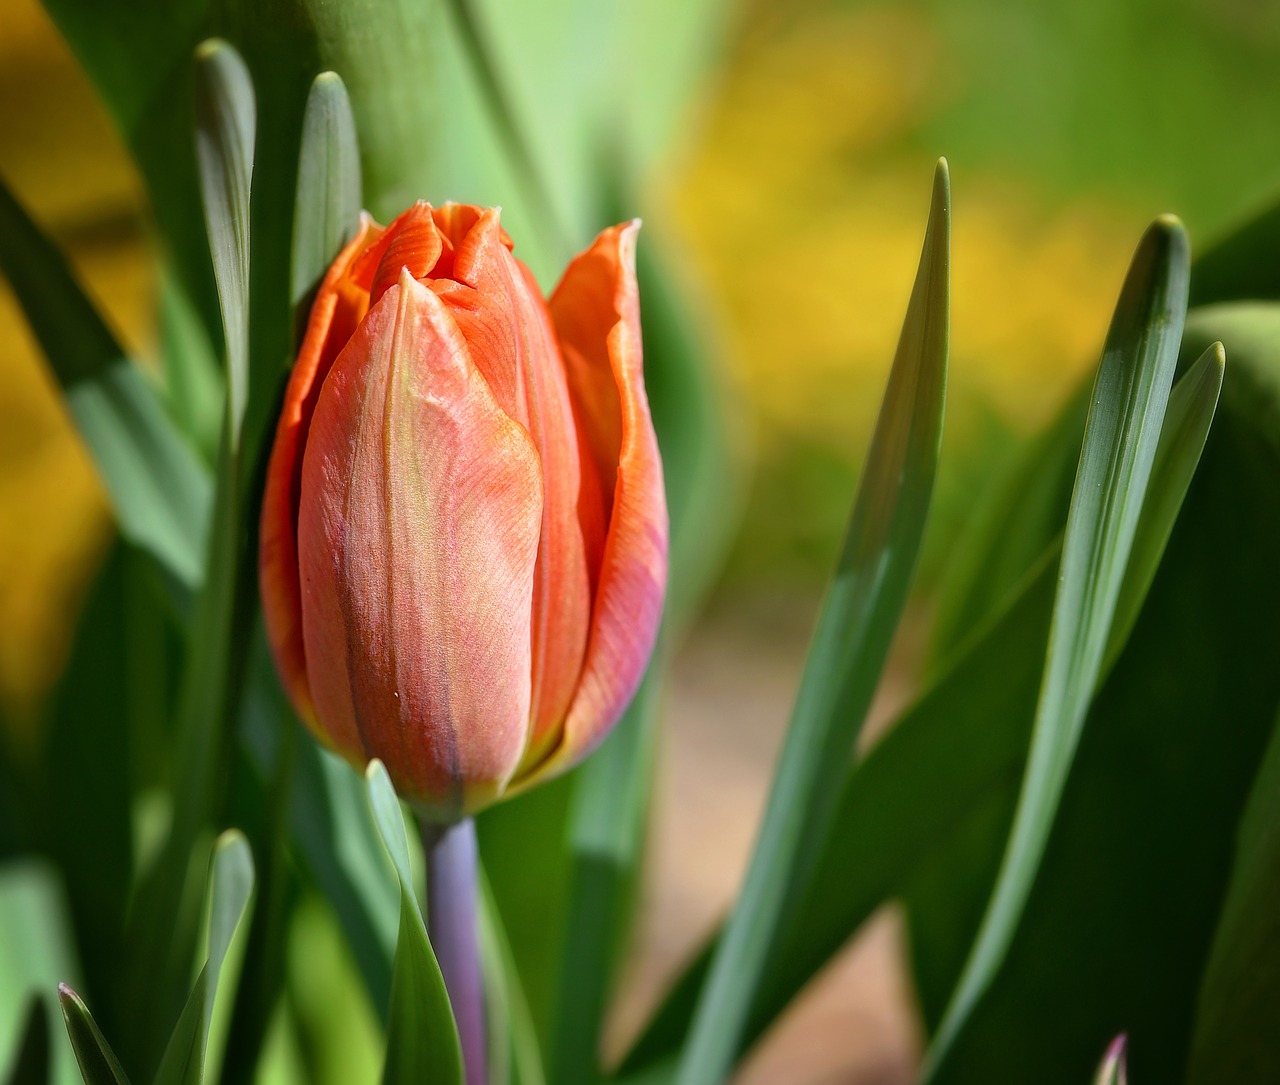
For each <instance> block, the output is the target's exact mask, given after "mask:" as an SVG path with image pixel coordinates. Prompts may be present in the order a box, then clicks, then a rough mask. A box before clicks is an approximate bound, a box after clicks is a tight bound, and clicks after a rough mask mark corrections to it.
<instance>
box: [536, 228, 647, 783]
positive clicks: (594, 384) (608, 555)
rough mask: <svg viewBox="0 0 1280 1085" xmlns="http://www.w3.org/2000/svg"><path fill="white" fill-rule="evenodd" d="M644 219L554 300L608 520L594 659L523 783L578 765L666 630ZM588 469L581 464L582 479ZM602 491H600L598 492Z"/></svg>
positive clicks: (589, 488)
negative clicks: (646, 354) (641, 240)
mask: <svg viewBox="0 0 1280 1085" xmlns="http://www.w3.org/2000/svg"><path fill="white" fill-rule="evenodd" d="M638 229H639V223H638V222H632V223H627V224H624V225H621V226H615V227H612V228H611V229H608V230H605V231H604V232H603V233H602V234H601V235H600V236H599V237H598V238H597V239H596V240H595V242H594V243H593V244H592V246H591V247H590V248H589V249H588V250H587V251H586V252H584V253H583V254H582V255H580V256H578V257H577V258H576V259H575V260H574V261H573V263H571V264H570V265H569V268H568V270H567V271H566V272H565V274H564V278H563V279H562V280H561V281H560V285H559V286H558V287H557V288H556V291H555V293H554V294H552V296H551V303H550V307H551V316H552V319H553V320H554V322H555V327H556V332H557V334H558V335H559V339H560V347H561V351H562V353H563V356H564V362H565V368H566V370H567V373H568V377H569V390H570V394H571V396H572V398H573V405H574V410H575V413H576V414H577V418H578V425H579V429H580V431H581V432H582V434H583V437H584V446H585V448H586V450H587V451H588V453H589V463H590V467H591V468H592V470H593V472H594V475H595V479H594V480H593V482H592V484H591V485H588V484H586V483H584V485H583V490H582V492H583V499H584V501H585V500H587V499H589V498H590V497H591V495H592V494H593V492H594V493H595V494H596V495H597V499H598V500H599V501H600V502H601V507H600V508H598V509H595V510H592V509H585V510H584V513H583V521H584V526H586V528H587V529H588V530H589V523H590V521H591V520H592V519H593V518H594V519H596V520H598V521H599V522H607V524H608V530H607V533H606V534H605V536H604V540H603V548H602V552H601V557H600V564H599V574H598V576H597V579H596V584H595V596H594V603H593V608H592V614H591V631H590V635H589V640H588V642H587V655H586V661H585V664H584V667H583V671H582V677H581V679H580V680H579V683H578V688H577V690H576V692H575V694H574V698H573V702H572V704H571V706H570V708H569V714H568V717H567V718H566V720H565V725H564V735H563V738H562V740H561V743H560V745H559V747H558V748H557V749H556V750H555V752H554V753H553V754H552V755H551V757H550V758H548V760H547V761H546V762H544V763H543V764H542V765H539V766H538V767H536V768H535V769H534V770H533V771H532V772H531V773H530V774H529V775H528V776H526V777H523V778H521V780H520V781H519V785H520V786H522V787H523V786H524V785H525V784H526V783H528V782H531V781H532V780H533V779H535V778H537V779H541V778H544V777H546V776H548V775H552V774H554V773H557V772H561V771H563V770H565V769H567V768H569V767H570V766H571V765H573V764H574V763H576V762H577V761H579V760H581V758H582V757H584V756H586V754H587V753H588V752H590V750H592V749H593V748H594V747H595V746H596V745H597V744H598V743H599V742H600V741H601V740H602V739H603V738H604V736H605V735H606V734H607V733H608V731H609V728H611V727H612V726H613V724H614V723H615V722H617V719H618V717H619V716H620V715H621V714H622V712H623V710H624V709H625V708H626V706H627V704H628V703H629V702H630V700H631V698H632V696H634V694H635V691H636V687H637V686H638V685H639V684H640V679H641V677H642V676H643V674H644V669H645V666H646V665H647V663H648V660H649V655H650V653H651V652H652V651H653V646H654V641H655V639H656V637H657V632H658V623H659V621H660V619H661V616H662V598H663V593H664V591H665V589H666V580H667V506H666V496H665V493H664V490H663V481H662V461H661V459H660V458H659V454H658V442H657V438H656V436H655V435H654V431H653V421H652V419H651V417H650V415H649V403H648V400H647V399H646V397H645V390H644V372H643V354H642V347H641V339H640V302H639V290H638V287H637V285H636V275H635V242H636V234H637V232H638ZM585 472H586V468H585V467H584V474H585ZM595 487H598V488H595Z"/></svg>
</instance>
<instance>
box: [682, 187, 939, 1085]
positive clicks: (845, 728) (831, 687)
mask: <svg viewBox="0 0 1280 1085" xmlns="http://www.w3.org/2000/svg"><path fill="white" fill-rule="evenodd" d="M950 216H951V208H950V184H949V179H948V175H947V168H946V163H945V162H940V163H939V165H938V170H937V173H936V175H935V178H934V186H933V200H932V205H931V208H930V214H929V226H928V230H927V231H926V234H925V242H924V249H923V253H922V255H921V261H920V270H919V272H918V274H917V277H916V283H915V287H914V289H913V290H912V294H911V301H910V304H909V306H908V309H907V317H906V322H905V324H904V327H903V332H902V338H901V340H900V342H899V344H898V352H897V355H896V357H895V359H894V365H893V370H892V372H891V373H890V376H889V385H888V389H887V391H886V393H885V399H884V404H883V406H882V408H881V413H880V418H879V421H878V422H877V424H876V430H875V434H874V436H873V437H872V441H871V448H870V452H869V454H868V456H867V462H866V466H865V467H864V469H863V475H862V481H861V483H860V485H859V488H858V496H857V499H856V501H855V503H854V510H853V517H852V521H851V523H850V526H849V533H848V535H847V537H846V540H845V545H844V551H843V553H842V555H841V557H840V562H839V565H838V567H837V569H836V574H835V578H834V580H833V581H832V584H831V587H830V588H829V590H828V594H827V598H826V601H825V602H824V604H823V609H822V614H821V616H820V618H819V621H818V628H817V631H816V633H815V634H814V640H813V645H812V647H811V648H810V651H809V657H808V660H807V661H806V664H805V673H804V677H803V678H802V680H801V686H800V692H799V695H798V697H797V699H796V705H795V709H794V710H793V713H792V721H791V725H790V727H789V729H788V732H787V738H786V742H785V745H784V747H783V751H782V756H781V760H780V762H779V765H778V770H777V774H776V776H775V781H774V785H773V790H772V791H771V793H770V796H769V802H768V805H767V807H766V810H765V815H764V822H763V825H762V826H761V830H760V836H759V838H758V840H757V843H756V848H755V851H754V853H753V855H752V858H751V863H750V866H749V868H748V871H747V876H746V881H745V882H744V885H743V889H742V893H741V895H740V897H739V900H738V903H737V905H736V906H735V908H734V912H733V915H732V916H731V918H730V920H729V924H728V927H727V928H726V931H725V936H724V939H723V940H722V941H721V943H720V946H719V948H718V950H717V953H716V958H715V961H714V963H713V964H712V968H711V974H710V976H709V978H708V980H707V985H706V987H705V988H704V990H703V992H702V998H701V1000H700V1001H699V1003H698V1009H697V1013H696V1015H695V1017H694V1022H693V1028H692V1033H691V1036H690V1042H689V1045H688V1046H687V1047H686V1049H685V1053H684V1058H683V1061H682V1063H681V1068H680V1076H679V1078H678V1080H679V1081H680V1082H681V1083H682V1085H702V1083H705V1082H708V1081H718V1080H720V1079H721V1078H723V1077H724V1076H725V1074H726V1072H727V1071H728V1069H729V1066H730V1063H731V1061H732V1059H733V1055H734V1053H735V1051H736V1050H737V1047H738V1044H739V1041H740V1038H741V1035H742V1031H743V1029H744V1027H745V1025H746V1019H747V1015H748V1013H749V1010H750V1006H751V1001H752V999H753V998H754V996H755V992H756V989H757V987H758V985H759V982H760V978H761V975H762V973H763V971H764V969H765V966H766V964H767V961H768V958H769V956H770V954H771V952H772V951H773V948H774V945H775V942H776V939H777V936H778V928H779V926H780V925H782V924H785V922H786V921H787V920H788V919H789V918H790V917H789V914H788V913H789V912H790V911H791V909H792V908H793V907H794V904H795V901H796V899H797V898H798V896H799V893H800V892H801V890H802V889H803V887H804V886H805V885H806V884H807V882H808V879H809V877H810V876H811V875H812V873H813V866H814V862H815V860H816V858H817V851H818V848H819V847H820V846H821V841H822V839H823V836H824V835H825V833H826V831H827V829H828V828H829V826H830V823H831V818H832V815H833V814H834V813H835V807H836V804H837V802H838V799H839V789H840V785H841V782H842V781H843V779H844V775H845V772H846V770H847V766H848V763H849V759H850V758H851V757H852V753H853V745H854V740H855V739H856V737H857V733H858V730H859V729H860V727H861V725H862V721H863V718H864V716H865V714H866V710H867V707H868V705H869V704H870V702H871V697H872V694H873V693H874V690H875V686H876V684H877V681H878V679H879V676H880V671H881V669H882V667H883V665H884V660H885V657H886V655H887V654H888V650H889V644H890V641H891V639H892V636H893V632H894V629H895V628H896V626H897V623H898V618H899V615H900V614H901V612H902V608H903V605H904V604H905V602H906V596H907V589H908V586H909V584H910V579H911V574H912V572H913V569H914V566H915V559H916V555H917V553H918V550H919V545H920V538H921V536H922V534H923V532H924V524H925V517H926V514H927V512H928V507H929V500H930V497H931V494H932V489H933V479H934V474H935V471H936V467H937V458H938V445H939V442H940V438H941V434H942V413H943V398H944V389H945V384H946V361H947V316H948V265H949V260H950V233H951V230H950Z"/></svg>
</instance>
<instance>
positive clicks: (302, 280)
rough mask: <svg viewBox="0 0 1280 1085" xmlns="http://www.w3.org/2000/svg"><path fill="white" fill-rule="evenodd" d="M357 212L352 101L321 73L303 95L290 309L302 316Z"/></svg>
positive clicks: (334, 77) (351, 232)
mask: <svg viewBox="0 0 1280 1085" xmlns="http://www.w3.org/2000/svg"><path fill="white" fill-rule="evenodd" d="M360 208H361V189H360V147H359V144H358V142H357V140H356V122H355V117H354V116H353V115H352V112H351V99H350V98H348V96H347V88H346V85H345V84H344V83H343V82H342V79H341V77H340V76H338V74H337V73H336V72H321V73H320V74H319V75H317V76H316V78H315V82H313V83H312V84H311V92H310V93H309V94H308V95H307V107H306V111H305V112H304V114H303V117H302V147H301V149H300V150H299V152H298V186H297V195H296V197H295V200H294V211H293V248H292V254H291V258H290V291H289V294H290V298H291V299H292V301H293V304H294V306H295V307H297V308H300V309H304V310H305V307H306V302H307V299H308V296H309V295H310V293H311V291H312V290H314V289H315V287H316V284H317V283H319V281H320V279H321V278H322V277H323V275H324V273H325V271H326V270H327V269H328V267H329V265H330V264H331V263H332V262H333V258H334V257H335V256H337V255H338V252H339V251H340V250H341V249H342V246H343V245H345V244H346V243H347V242H348V241H350V240H351V238H352V237H354V236H355V232H356V229H357V227H358V226H359V224H360ZM302 316H303V317H304V319H305V311H304V312H303V313H302Z"/></svg>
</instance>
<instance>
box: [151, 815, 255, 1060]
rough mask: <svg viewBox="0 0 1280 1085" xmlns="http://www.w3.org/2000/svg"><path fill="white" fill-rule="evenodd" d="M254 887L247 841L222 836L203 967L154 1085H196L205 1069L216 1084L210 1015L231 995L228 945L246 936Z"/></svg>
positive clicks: (236, 835) (211, 887)
mask: <svg viewBox="0 0 1280 1085" xmlns="http://www.w3.org/2000/svg"><path fill="white" fill-rule="evenodd" d="M253 884H254V872H253V855H252V853H251V852H250V850H249V842H248V841H247V840H245V838H244V836H243V835H242V834H241V833H239V832H237V831H234V830H232V831H228V832H225V833H223V834H222V835H221V836H220V837H219V838H218V841H217V843H216V844H215V845H214V850H213V861H212V864H211V866H210V873H209V895H208V900H207V904H206V909H207V912H206V917H207V923H208V931H209V934H208V942H207V951H206V953H207V955H206V958H205V964H204V967H203V968H202V969H201V970H200V975H199V976H198V977H197V979H196V983H195V987H194V988H193V989H192V991H191V996H190V997H189V998H188V999H187V1004H186V1006H185V1007H184V1009H183V1011H182V1016H181V1017H180V1018H179V1019H178V1024H177V1027H176V1028H175V1029H174V1032H173V1036H172V1037H171V1038H170V1041H169V1046H168V1047H167V1048H166V1050H165V1055H164V1058H163V1059H162V1060H161V1063H160V1068H159V1070H158V1071H157V1072H156V1077H155V1085H201V1083H202V1082H203V1081H204V1080H205V1076H206V1069H207V1068H208V1067H209V1066H213V1067H214V1073H213V1075H212V1076H213V1080H215V1081H216V1080H217V1076H216V1069H217V1067H218V1066H220V1065H221V1052H220V1050H218V1047H217V1044H216V1042H214V1032H215V1020H216V1018H215V1013H216V1012H217V1009H218V1004H219V1003H229V1001H230V999H231V997H232V996H233V995H234V988H235V983H234V977H232V978H230V979H228V978H227V976H226V975H225V973H226V972H227V970H228V969H234V967H235V966H236V965H237V961H236V960H235V958H234V956H233V955H232V952H231V951H232V947H233V943H234V944H235V945H236V946H237V947H241V946H242V941H243V937H246V936H247V932H248V914H249V902H250V899H251V898H252V896H253ZM223 1016H224V1017H225V1010H224V1011H223Z"/></svg>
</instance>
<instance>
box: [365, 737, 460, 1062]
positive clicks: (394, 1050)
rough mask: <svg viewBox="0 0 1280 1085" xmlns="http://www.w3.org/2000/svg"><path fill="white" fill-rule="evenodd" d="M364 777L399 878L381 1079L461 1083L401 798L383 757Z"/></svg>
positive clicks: (455, 1037)
mask: <svg viewBox="0 0 1280 1085" xmlns="http://www.w3.org/2000/svg"><path fill="white" fill-rule="evenodd" d="M365 782H366V785H367V788H368V797H369V808H370V810H371V811H372V813H373V821H374V824H375V825H376V826H377V827H378V835H379V836H380V837H381V838H382V846H383V848H384V850H385V851H386V853H387V857H388V858H389V859H390V860H391V865H392V867H394V869H395V874H396V878H397V879H398V880H399V882H400V933H399V936H398V937H397V940H396V959H395V967H394V970H393V971H392V974H391V1004H390V1007H389V1008H388V1010H387V1060H386V1063H385V1065H384V1066H383V1070H382V1080H383V1082H385V1083H386V1085H417V1083H419V1082H424V1081H430V1082H440V1085H448V1083H450V1082H456V1083H457V1085H462V1081H463V1077H462V1049H461V1047H460V1046H459V1043H458V1027H457V1025H456V1024H455V1023H454V1020H453V1010H452V1008H451V1007H450V1005H449V993H448V991H446V990H445V986H444V977H443V976H442V975H441V974H440V966H439V964H437V963H436V955H435V953H434V952H433V951H432V949H431V943H430V941H428V939H427V928H426V926H425V925H424V923H423V921H422V912H421V910H420V909H419V908H418V903H417V900H416V899H415V897H414V893H413V873H412V870H411V868H410V865H409V840H408V836H407V835H406V833H405V826H404V815H403V814H402V813H401V811H400V800H399V799H398V798H396V793H395V789H394V788H393V787H392V786H391V778H390V777H389V776H388V775H387V770H386V769H385V768H384V767H383V764H382V762H381V761H378V760H377V759H375V760H373V761H370V762H369V768H368V769H367V770H366V772H365Z"/></svg>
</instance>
